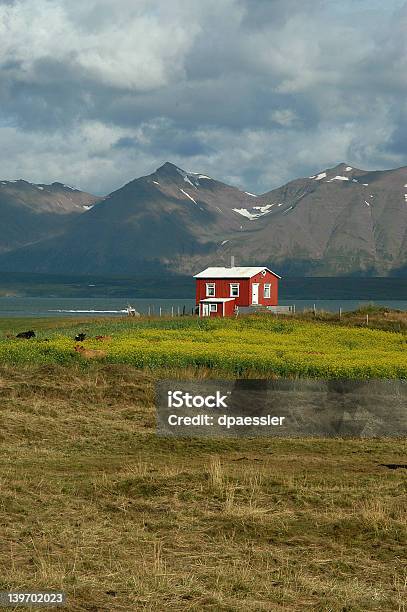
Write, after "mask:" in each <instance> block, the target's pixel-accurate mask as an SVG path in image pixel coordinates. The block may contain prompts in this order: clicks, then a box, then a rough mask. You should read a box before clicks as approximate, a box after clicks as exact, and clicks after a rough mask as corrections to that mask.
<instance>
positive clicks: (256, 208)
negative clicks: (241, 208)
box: [253, 204, 274, 213]
mask: <svg viewBox="0 0 407 612" xmlns="http://www.w3.org/2000/svg"><path fill="white" fill-rule="evenodd" d="M273 206H274V204H266V205H265V206H253V210H259V211H260V212H262V213H266V212H269V210H270V208H272V207H273Z"/></svg>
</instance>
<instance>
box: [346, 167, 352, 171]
mask: <svg viewBox="0 0 407 612" xmlns="http://www.w3.org/2000/svg"><path fill="white" fill-rule="evenodd" d="M351 170H353V168H352V166H346V168H345V172H350V171H351Z"/></svg>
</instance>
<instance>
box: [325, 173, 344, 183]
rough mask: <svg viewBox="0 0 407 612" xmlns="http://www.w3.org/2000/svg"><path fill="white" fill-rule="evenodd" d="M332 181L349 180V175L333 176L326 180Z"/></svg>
mask: <svg viewBox="0 0 407 612" xmlns="http://www.w3.org/2000/svg"><path fill="white" fill-rule="evenodd" d="M333 181H349V177H348V176H339V175H338V176H334V177H333V178H331V179H329V181H326V182H327V183H332V182H333Z"/></svg>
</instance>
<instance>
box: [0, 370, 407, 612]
mask: <svg viewBox="0 0 407 612" xmlns="http://www.w3.org/2000/svg"><path fill="white" fill-rule="evenodd" d="M152 383H153V378H152V376H150V375H148V374H146V373H144V374H142V373H140V372H138V371H136V370H134V369H132V368H130V367H123V366H116V367H114V366H102V365H100V364H92V367H90V368H89V369H87V370H86V371H82V370H81V369H79V368H78V369H76V368H62V367H61V368H58V367H47V368H34V369H30V368H25V369H24V368H18V369H13V368H3V369H1V370H0V415H1V430H0V438H1V444H2V454H1V458H0V460H1V472H0V474H1V478H0V492H1V495H0V521H1V525H2V537H1V541H0V563H1V571H0V576H1V578H0V583H1V584H0V590H3V589H11V588H13V589H29V588H31V589H41V588H42V589H45V588H47V589H52V588H54V589H58V588H60V589H64V590H66V592H67V594H68V606H67V609H68V610H72V611H79V610H81V611H82V610H83V611H89V612H97V611H116V610H117V611H130V610H131V611H133V610H156V611H160V612H161V611H163V610H174V611H175V610H177V611H178V610H212V611H235V610H247V611H261V610H265V611H272V612H274V611H279V610H281V611H298V612H299V611H304V610H310V611H321V612H328V611H334V612H340V611H341V612H345V611H347V612H356V611H360V612H362V611H363V612H365V611H372V610H377V611H378V610H380V611H392V610H395V611H399V612H402V611H404V610H405V609H406V606H405V602H406V588H407V584H406V565H405V559H406V555H405V551H406V544H407V542H406V471H405V470H387V469H386V468H383V467H380V466H379V464H383V463H404V462H405V456H406V450H407V448H406V441H405V440H360V441H357V440H346V441H340V440H336V441H335V440H314V441H308V440H267V439H263V440H261V439H256V440H248V439H240V440H231V439H224V440H202V439H191V440H188V439H177V440H176V439H164V438H157V437H156V436H155V433H154V427H155V418H154V406H153V401H154V397H153V384H152Z"/></svg>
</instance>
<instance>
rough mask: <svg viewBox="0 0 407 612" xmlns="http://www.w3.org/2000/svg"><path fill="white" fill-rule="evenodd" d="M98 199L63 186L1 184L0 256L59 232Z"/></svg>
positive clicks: (19, 182)
mask: <svg viewBox="0 0 407 612" xmlns="http://www.w3.org/2000/svg"><path fill="white" fill-rule="evenodd" d="M99 199H100V198H98V197H96V196H93V195H91V194H89V193H85V192H83V191H80V190H79V189H75V188H74V187H69V186H68V185H63V184H62V183H52V185H45V184H44V185H42V184H40V185H35V184H33V183H28V182H27V181H24V180H18V181H0V223H1V228H2V231H1V232H0V253H2V252H6V251H10V250H12V249H15V248H18V247H21V246H24V245H28V244H32V243H35V242H37V241H38V240H41V239H45V238H48V237H49V236H53V235H56V234H59V233H61V232H62V231H63V230H64V228H65V227H66V226H67V224H68V222H69V221H71V219H73V218H74V217H76V216H77V215H79V214H80V213H83V212H84V211H85V210H89V208H90V207H91V206H93V205H94V204H95V203H96V202H97V201H98V200H99Z"/></svg>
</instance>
